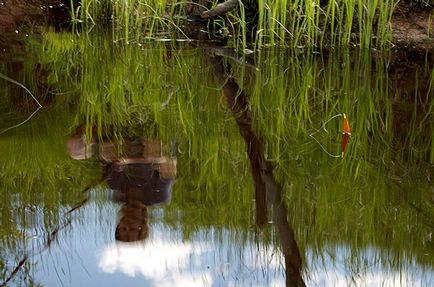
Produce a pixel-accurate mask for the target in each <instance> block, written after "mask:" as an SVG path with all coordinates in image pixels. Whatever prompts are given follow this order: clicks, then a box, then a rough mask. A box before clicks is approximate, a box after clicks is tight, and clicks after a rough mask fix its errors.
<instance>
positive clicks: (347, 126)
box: [342, 114, 351, 156]
mask: <svg viewBox="0 0 434 287" xmlns="http://www.w3.org/2000/svg"><path fill="white" fill-rule="evenodd" d="M343 116H344V119H343V123H342V126H343V128H344V132H343V133H342V156H344V153H345V150H346V148H347V144H348V140H349V139H350V136H351V129H350V123H349V122H348V118H347V115H346V114H343Z"/></svg>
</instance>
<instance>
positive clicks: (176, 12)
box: [71, 0, 398, 50]
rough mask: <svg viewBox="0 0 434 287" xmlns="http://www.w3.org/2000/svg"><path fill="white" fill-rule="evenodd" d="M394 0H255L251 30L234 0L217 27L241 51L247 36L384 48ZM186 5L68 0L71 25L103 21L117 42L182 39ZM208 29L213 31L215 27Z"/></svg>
mask: <svg viewBox="0 0 434 287" xmlns="http://www.w3.org/2000/svg"><path fill="white" fill-rule="evenodd" d="M397 3H398V1H396V0H372V1H362V0H329V1H327V2H326V4H323V3H322V1H321V3H320V1H319V0H314V1H305V0H285V1H281V0H279V1H277V0H260V1H258V2H257V5H255V6H254V7H255V8H254V9H257V10H258V11H257V13H258V14H259V16H258V19H257V25H256V27H257V28H256V29H255V30H252V31H247V28H248V27H247V26H246V22H247V21H250V20H248V19H246V15H247V14H246V9H249V7H248V6H249V5H247V4H249V1H240V5H239V9H237V11H235V12H233V13H230V14H229V15H228V17H227V19H228V21H226V22H219V23H220V24H222V25H223V26H222V27H223V30H228V31H229V34H230V36H231V37H232V41H231V42H232V43H233V45H234V47H236V48H238V49H241V50H245V48H246V46H247V42H248V39H253V42H251V43H249V45H251V46H253V47H256V48H262V47H264V46H269V45H271V46H274V45H279V46H290V47H297V46H308V47H318V46H324V45H326V46H332V47H338V46H348V45H350V44H358V45H361V46H363V47H371V46H375V47H388V46H390V43H391V42H392V39H391V17H392V14H393V12H394V10H395V8H396V5H397ZM245 4H246V5H247V6H246V5H245ZM187 5H190V6H191V5H195V4H194V3H190V2H186V1H170V2H166V1H155V0H142V1H138V0H128V1H96V0H84V1H82V2H81V6H78V7H77V6H74V4H73V2H72V1H71V18H72V22H73V23H74V25H76V24H78V23H83V25H84V26H85V27H88V28H91V27H93V26H94V25H100V24H101V23H105V22H107V20H109V21H111V22H112V29H113V32H114V35H116V40H117V41H126V42H129V41H134V42H143V41H146V40H149V39H156V38H157V39H158V38H172V39H173V38H177V37H181V38H188V35H186V34H185V33H184V31H183V26H184V25H185V18H186V17H185V15H186V14H185V13H186V12H185V9H184V8H185V7H186V6H187ZM197 5H198V6H199V4H197ZM252 9H253V8H252ZM86 29H87V28H86ZM209 32H210V34H214V33H215V32H216V31H209ZM248 35H252V36H253V37H252V36H248ZM240 44H241V45H240Z"/></svg>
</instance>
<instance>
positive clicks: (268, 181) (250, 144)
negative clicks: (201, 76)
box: [211, 56, 306, 287]
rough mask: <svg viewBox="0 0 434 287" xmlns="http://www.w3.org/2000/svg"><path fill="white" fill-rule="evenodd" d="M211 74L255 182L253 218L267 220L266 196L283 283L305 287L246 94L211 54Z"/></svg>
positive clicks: (279, 191)
mask: <svg viewBox="0 0 434 287" xmlns="http://www.w3.org/2000/svg"><path fill="white" fill-rule="evenodd" d="M211 62H212V64H213V68H214V75H215V77H216V79H217V81H218V82H219V84H220V85H222V91H223V95H224V96H225V97H226V101H227V103H228V106H229V108H230V109H231V111H232V114H233V115H234V117H235V120H236V122H237V124H238V127H239V129H240V134H241V136H242V137H243V139H244V140H245V142H246V144H247V154H248V156H249V159H250V165H251V168H252V176H253V180H254V184H255V197H256V221H257V224H258V225H260V226H261V224H264V223H265V222H266V220H267V206H266V202H265V198H266V195H268V198H270V199H271V204H272V207H273V222H274V224H275V225H276V227H277V235H278V238H279V241H280V245H281V248H282V253H283V255H284V257H285V275H286V286H296V287H303V286H306V285H305V283H304V281H303V279H302V278H301V275H300V268H301V257H300V251H299V249H298V245H297V242H296V241H295V235H294V230H293V229H292V227H291V226H290V225H289V223H288V220H287V218H286V217H287V214H288V211H287V209H286V207H285V205H284V204H283V202H282V196H281V188H280V186H279V185H278V184H277V182H276V180H275V179H274V176H273V172H272V166H271V164H270V162H268V161H267V160H266V159H265V156H264V143H263V141H262V139H261V138H260V137H258V136H257V135H256V133H255V131H254V130H253V127H252V117H251V113H250V111H249V108H248V103H247V97H246V96H245V94H244V92H243V91H241V90H240V87H239V86H238V84H237V83H236V82H235V80H234V79H233V78H231V77H230V76H228V75H229V74H230V67H229V68H228V70H229V71H226V70H225V66H224V64H223V58H222V57H219V56H213V57H211Z"/></svg>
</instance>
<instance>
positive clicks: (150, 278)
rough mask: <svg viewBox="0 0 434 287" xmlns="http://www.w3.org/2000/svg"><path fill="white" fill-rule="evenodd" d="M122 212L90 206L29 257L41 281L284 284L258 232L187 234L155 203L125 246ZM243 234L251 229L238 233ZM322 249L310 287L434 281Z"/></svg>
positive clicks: (274, 252) (371, 252)
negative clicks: (144, 228)
mask: <svg viewBox="0 0 434 287" xmlns="http://www.w3.org/2000/svg"><path fill="white" fill-rule="evenodd" d="M99 202H101V201H99ZM118 210H119V205H118V204H115V203H113V202H111V201H109V200H106V201H104V202H103V203H102V204H101V203H98V205H97V204H95V203H94V202H93V201H91V202H90V203H89V204H87V205H86V206H84V207H83V208H82V209H81V210H80V211H79V213H78V214H76V216H75V217H74V219H73V224H72V225H71V226H69V227H67V228H66V229H64V230H63V231H61V232H60V233H59V237H58V240H57V243H56V244H53V246H52V248H51V249H50V251H48V252H47V251H46V252H43V253H42V254H41V255H37V256H34V257H32V258H31V263H33V264H35V265H34V266H33V267H32V268H31V270H32V271H31V272H32V276H33V278H34V279H35V281H36V282H40V283H42V284H43V285H44V286H62V285H63V286H122V287H127V286H283V285H284V283H285V278H284V270H283V268H282V262H283V257H282V255H281V252H280V251H279V249H278V248H276V247H275V246H272V245H268V244H264V243H263V242H261V240H259V242H258V240H254V239H253V238H254V237H255V236H254V235H253V232H254V231H253V230H249V231H236V230H228V229H224V230H222V231H221V233H219V232H216V231H215V230H213V229H212V228H204V229H198V230H197V231H195V232H194V235H192V236H190V237H189V238H188V239H186V238H185V237H183V234H182V232H181V231H180V229H179V228H177V227H171V226H168V225H167V224H165V223H164V209H163V208H156V209H154V210H153V212H151V219H150V224H149V230H150V236H149V238H148V239H147V240H146V241H144V242H136V243H122V242H116V241H115V240H114V233H115V228H116V223H117V220H118V215H117V212H118ZM209 212H212V211H209ZM203 216H205V215H203ZM241 232H248V233H249V234H248V235H246V236H240V233H241ZM258 237H259V238H260V237H261V235H260V234H259V235H258ZM323 250H324V251H329V253H327V252H324V254H321V255H318V254H316V253H315V252H313V251H312V250H311V249H309V248H308V250H307V252H306V258H307V262H308V264H307V267H306V270H307V271H305V272H304V273H303V278H305V281H306V283H307V286H429V284H430V282H434V281H433V280H434V271H433V270H423V269H421V268H420V267H419V266H417V264H416V263H414V262H412V261H411V260H410V259H408V260H409V262H410V263H409V264H404V265H403V266H402V269H401V272H400V271H399V270H390V269H385V268H383V267H382V264H381V262H380V259H379V258H380V251H379V250H377V249H375V248H368V249H366V250H365V251H360V253H359V258H356V262H354V256H353V259H351V258H352V257H351V252H352V250H351V248H350V247H347V246H338V247H336V246H334V247H333V246H330V247H328V246H327V245H326V247H324V249H323ZM17 283H18V282H17ZM11 286H13V285H11Z"/></svg>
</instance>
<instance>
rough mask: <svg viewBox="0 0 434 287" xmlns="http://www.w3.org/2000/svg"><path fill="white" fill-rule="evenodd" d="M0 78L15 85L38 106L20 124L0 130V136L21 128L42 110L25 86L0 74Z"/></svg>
mask: <svg viewBox="0 0 434 287" xmlns="http://www.w3.org/2000/svg"><path fill="white" fill-rule="evenodd" d="M0 78H2V79H4V80H6V81H8V82H11V83H13V84H15V85H17V86H19V87H21V88H23V89H24V90H25V91H26V92H27V93H29V94H30V96H31V97H32V98H33V100H35V102H36V103H37V104H38V107H37V108H36V110H35V111H33V113H31V114H30V116H28V117H27V118H26V119H25V120H24V121H22V122H21V123H18V124H16V125H13V126H11V127H8V128H6V129H4V130H2V131H1V132H0V135H1V134H3V133H5V132H7V131H9V130H11V129H14V128H17V127H19V126H22V125H23V124H25V123H26V122H28V121H29V120H30V119H31V118H32V117H33V116H34V115H35V114H36V113H37V112H38V111H39V109H40V108H42V105H41V103H39V101H38V99H36V97H35V96H34V95H33V94H32V92H30V90H29V89H27V88H26V86H24V85H23V84H21V83H19V82H17V81H15V80H14V79H11V78H9V77H7V76H5V75H3V74H2V73H0Z"/></svg>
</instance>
